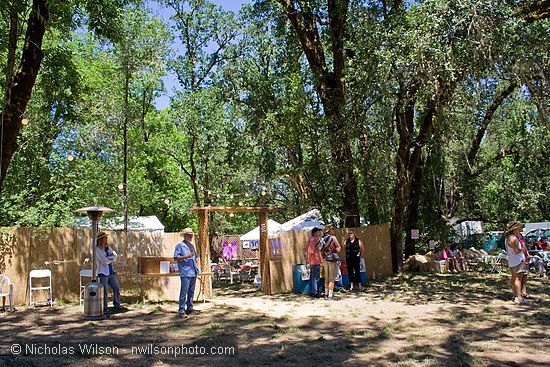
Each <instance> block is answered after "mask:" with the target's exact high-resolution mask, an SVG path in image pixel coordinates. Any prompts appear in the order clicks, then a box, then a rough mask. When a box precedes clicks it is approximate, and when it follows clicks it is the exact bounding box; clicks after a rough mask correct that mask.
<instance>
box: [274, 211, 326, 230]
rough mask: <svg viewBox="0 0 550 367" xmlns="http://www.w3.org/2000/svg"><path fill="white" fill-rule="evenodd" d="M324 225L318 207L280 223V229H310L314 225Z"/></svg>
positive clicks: (319, 226) (320, 226) (321, 226)
mask: <svg viewBox="0 0 550 367" xmlns="http://www.w3.org/2000/svg"><path fill="white" fill-rule="evenodd" d="M324 226H325V222H323V220H322V219H321V212H320V211H319V209H313V210H310V211H309V212H307V213H304V214H302V215H299V216H297V217H296V218H294V219H291V220H289V221H288V222H285V223H283V224H281V231H284V232H286V231H311V230H312V229H313V228H314V227H318V228H323V227H324Z"/></svg>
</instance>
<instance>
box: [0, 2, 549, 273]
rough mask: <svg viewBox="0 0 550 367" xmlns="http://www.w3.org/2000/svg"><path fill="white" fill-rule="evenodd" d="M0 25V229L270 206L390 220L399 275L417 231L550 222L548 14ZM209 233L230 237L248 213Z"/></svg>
mask: <svg viewBox="0 0 550 367" xmlns="http://www.w3.org/2000/svg"><path fill="white" fill-rule="evenodd" d="M159 9H160V11H159ZM0 12H1V13H2V15H4V16H3V19H4V20H5V21H4V22H2V23H0V30H1V32H0V34H1V35H2V36H0V66H1V68H2V78H1V79H0V80H1V85H2V87H3V91H4V94H3V95H4V100H3V108H2V114H1V119H2V136H1V138H2V145H1V148H2V149H1V152H2V155H1V161H2V170H1V174H0V185H1V186H0V189H1V192H0V194H1V196H0V207H1V211H0V224H1V225H4V226H13V225H16V226H68V225H71V224H72V222H73V220H74V219H73V215H74V210H75V209H76V208H79V207H82V206H87V205H91V204H100V205H105V206H110V207H112V208H114V209H115V210H116V211H118V212H120V213H122V212H123V211H124V210H127V212H128V214H129V215H157V216H158V217H159V218H160V219H161V221H162V222H163V223H164V224H165V225H166V229H167V230H169V231H175V230H179V229H181V228H183V227H187V226H189V225H190V224H192V223H193V222H194V221H196V219H195V218H194V216H193V215H192V214H191V213H190V210H189V209H190V208H191V207H192V206H195V205H208V204H211V205H233V206H238V205H277V206H281V207H282V208H283V210H282V211H281V212H279V213H276V214H274V215H275V216H276V218H275V219H279V220H285V219H289V218H291V217H293V216H295V215H298V214H301V213H303V212H304V211H306V210H308V209H310V208H314V207H316V208H320V209H321V211H322V213H323V215H324V217H325V219H326V220H327V221H334V222H336V223H337V224H339V225H340V226H357V225H359V224H360V221H361V218H363V219H364V222H366V223H381V222H391V223H392V226H391V228H392V249H393V252H392V254H393V257H394V269H395V270H396V271H397V270H399V268H400V264H401V261H402V256H401V255H402V254H403V253H405V255H412V254H414V253H415V251H416V250H417V247H416V246H417V245H418V242H417V241H413V240H412V239H411V236H410V231H411V229H415V228H418V229H421V233H422V235H423V238H424V239H427V238H441V239H444V238H445V237H446V236H448V235H449V225H448V224H449V220H450V219H451V218H452V217H459V218H470V219H479V220H483V221H484V222H486V223H487V224H488V225H489V226H493V228H494V229H500V228H502V227H503V225H504V223H505V222H507V221H508V220H510V219H521V220H523V221H543V220H548V219H549V218H550V204H549V202H548V199H547V198H548V197H549V194H550V192H549V185H548V184H547V182H549V181H550V163H549V161H548V159H547V156H548V153H547V152H548V151H549V148H550V147H549V145H550V141H549V140H548V138H547V137H548V134H549V128H550V124H549V122H550V121H549V112H550V111H549V109H550V105H549V103H550V102H549V101H550V98H549V95H548V84H549V76H550V69H549V65H550V60H549V56H548V55H550V52H549V51H550V50H549V45H550V42H548V40H549V32H550V27H549V20H548V17H549V9H548V2H544V1H521V2H517V1H507V0H483V1H473V0H472V1H470V0H465V1H443V0H430V1H414V2H409V1H349V0H328V1H321V0H311V1H296V0H256V1H251V3H250V4H247V5H244V6H243V7H242V8H241V10H240V11H239V12H238V13H234V12H231V11H226V10H224V9H223V8H222V7H221V6H219V5H216V4H214V3H212V2H209V1H207V0H189V1H172V0H159V1H158V2H140V1H125V0H101V1H98V0H94V1H68V2H67V1H48V2H46V1H44V0H32V1H31V0H10V1H6V2H3V3H2V5H1V6H0ZM167 82H169V83H167ZM167 85H169V86H171V87H170V88H167ZM172 85H173V87H172ZM161 97H162V98H163V99H164V100H169V102H168V103H167V105H166V106H160V105H159V102H158V101H159V98H161ZM119 187H121V189H119ZM277 216H279V217H277ZM212 223H213V226H212V231H215V232H216V233H224V232H225V233H229V232H233V233H236V232H242V231H245V230H247V229H249V228H250V227H251V226H252V225H254V223H255V218H254V217H251V216H250V217H249V216H239V215H236V216H234V217H229V216H223V215H220V214H217V215H216V216H215V217H214V218H213V219H212Z"/></svg>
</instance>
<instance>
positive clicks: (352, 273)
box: [346, 231, 363, 292]
mask: <svg viewBox="0 0 550 367" xmlns="http://www.w3.org/2000/svg"><path fill="white" fill-rule="evenodd" d="M362 253H363V241H361V240H360V239H359V238H357V237H355V232H353V231H348V238H347V239H346V264H347V266H348V276H349V283H350V286H349V290H350V291H352V290H353V285H354V284H357V289H358V290H359V291H360V292H361V291H362V290H363V283H362V282H361V273H360V271H361V254H362Z"/></svg>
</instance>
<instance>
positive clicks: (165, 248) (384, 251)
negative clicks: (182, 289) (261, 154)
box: [0, 224, 392, 304]
mask: <svg viewBox="0 0 550 367" xmlns="http://www.w3.org/2000/svg"><path fill="white" fill-rule="evenodd" d="M107 232H108V233H109V234H110V236H109V238H108V245H109V246H111V247H112V248H114V249H115V251H117V253H118V255H119V258H118V261H117V262H116V263H115V264H114V268H115V271H117V274H118V279H119V282H120V285H121V291H122V294H123V298H124V300H125V301H128V300H137V299H138V297H139V294H140V290H144V291H145V292H146V295H147V297H148V298H150V299H160V300H162V299H170V300H177V299H178V296H179V286H180V282H179V277H177V276H176V277H173V276H172V277H160V278H153V279H147V280H146V281H144V280H143V279H142V278H140V277H139V275H138V257H139V256H172V255H173V251H174V247H175V245H176V244H177V243H178V242H179V241H181V237H180V236H179V234H178V233H163V232H160V231H156V232H150V231H131V232H130V233H129V234H128V239H127V240H125V238H124V233H123V232H109V231H107ZM0 233H1V239H0V273H2V274H6V275H7V276H8V277H9V278H10V279H11V281H12V283H13V284H14V300H15V303H16V304H28V297H29V295H28V274H29V272H30V271H31V270H34V269H44V268H49V269H51V270H52V281H53V296H54V298H55V299H63V300H67V301H78V299H79V271H80V269H82V268H90V267H91V265H90V263H89V261H91V258H92V256H91V250H92V248H91V236H92V233H91V230H88V229H72V228H0ZM355 233H356V235H357V237H358V238H360V239H362V240H363V241H364V243H365V253H364V254H363V256H364V257H365V264H366V269H367V277H368V278H369V279H376V278H381V277H385V276H388V275H390V274H391V273H392V267H391V253H390V245H389V244H390V242H389V226H388V225H387V224H383V225H376V226H369V227H365V228H356V229H355ZM346 234H347V230H346V229H336V230H335V235H336V236H337V237H338V239H339V240H340V241H341V243H343V242H344V239H345V238H346ZM307 239H308V234H307V233H305V232H286V233H284V234H283V235H282V236H281V237H279V238H278V239H275V240H277V241H278V242H277V243H278V244H280V247H279V248H277V249H276V251H273V250H274V249H273V248H272V249H271V253H270V254H268V258H269V264H270V273H271V275H270V278H271V279H270V280H269V281H270V282H271V291H272V293H280V292H286V291H290V290H291V289H292V266H293V265H294V264H300V263H305V250H306V244H307ZM341 254H345V249H343V250H342V252H341ZM87 258H88V259H89V261H88V263H86V259H87ZM45 263H48V265H45ZM85 263H86V264H85ZM87 281H88V279H87V280H86V282H87Z"/></svg>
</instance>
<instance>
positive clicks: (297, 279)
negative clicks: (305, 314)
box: [292, 264, 309, 294]
mask: <svg viewBox="0 0 550 367" xmlns="http://www.w3.org/2000/svg"><path fill="white" fill-rule="evenodd" d="M305 267H306V265H305V264H296V265H293V266H292V288H293V290H294V293H296V294H304V293H309V279H308V280H302V269H304V268H305Z"/></svg>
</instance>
